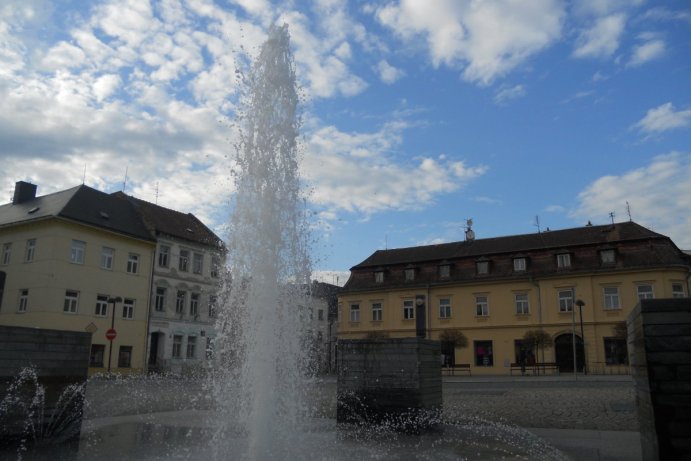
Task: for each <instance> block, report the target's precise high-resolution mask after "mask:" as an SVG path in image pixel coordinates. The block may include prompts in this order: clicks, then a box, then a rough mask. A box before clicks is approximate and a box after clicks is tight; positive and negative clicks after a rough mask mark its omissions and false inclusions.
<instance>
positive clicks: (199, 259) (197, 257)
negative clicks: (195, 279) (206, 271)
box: [192, 253, 204, 274]
mask: <svg viewBox="0 0 691 461" xmlns="http://www.w3.org/2000/svg"><path fill="white" fill-rule="evenodd" d="M203 267H204V255H203V254H201V253H195V254H194V258H193V259H192V272H194V273H195V274H201V273H202V268H203Z"/></svg>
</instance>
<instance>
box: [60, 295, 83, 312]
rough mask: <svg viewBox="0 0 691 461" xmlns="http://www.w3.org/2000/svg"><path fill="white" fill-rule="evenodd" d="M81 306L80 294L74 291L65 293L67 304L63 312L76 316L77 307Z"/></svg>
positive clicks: (64, 305)
mask: <svg viewBox="0 0 691 461" xmlns="http://www.w3.org/2000/svg"><path fill="white" fill-rule="evenodd" d="M78 304H79V292H78V291H74V290H66V291H65V303H64V304H63V307H62V311H63V312H66V313H68V314H75V313H76V312H77V305H78Z"/></svg>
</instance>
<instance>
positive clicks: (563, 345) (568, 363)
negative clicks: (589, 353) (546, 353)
mask: <svg viewBox="0 0 691 461" xmlns="http://www.w3.org/2000/svg"><path fill="white" fill-rule="evenodd" d="M554 355H555V356H556V360H557V365H559V371H560V372H566V373H573V336H572V334H571V333H565V334H563V335H559V336H557V337H556V338H555V339H554ZM584 365H585V354H584V352H583V340H582V339H581V337H580V336H578V335H576V366H577V368H576V369H577V371H578V372H582V371H583V366H584Z"/></svg>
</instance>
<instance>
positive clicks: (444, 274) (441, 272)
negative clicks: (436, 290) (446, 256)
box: [439, 264, 451, 279]
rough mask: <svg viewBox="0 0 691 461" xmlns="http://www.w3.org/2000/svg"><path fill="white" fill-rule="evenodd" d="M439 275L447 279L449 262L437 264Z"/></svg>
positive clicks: (449, 275)
mask: <svg viewBox="0 0 691 461" xmlns="http://www.w3.org/2000/svg"><path fill="white" fill-rule="evenodd" d="M439 277H441V278H443V279H448V278H449V277H451V265H450V264H442V265H441V266H439Z"/></svg>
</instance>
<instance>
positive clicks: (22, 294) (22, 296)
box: [17, 288, 29, 312]
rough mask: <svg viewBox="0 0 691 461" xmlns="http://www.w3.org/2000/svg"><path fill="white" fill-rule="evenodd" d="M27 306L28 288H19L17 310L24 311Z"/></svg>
mask: <svg viewBox="0 0 691 461" xmlns="http://www.w3.org/2000/svg"><path fill="white" fill-rule="evenodd" d="M28 306H29V290H28V289H27V288H23V289H21V290H19V305H18V306H17V312H26V309H27V307H28Z"/></svg>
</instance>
